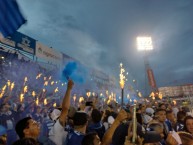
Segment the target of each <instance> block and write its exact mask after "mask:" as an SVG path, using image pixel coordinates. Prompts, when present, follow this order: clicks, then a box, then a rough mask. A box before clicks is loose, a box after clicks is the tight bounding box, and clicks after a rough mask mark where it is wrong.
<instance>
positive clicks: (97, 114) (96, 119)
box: [91, 109, 102, 123]
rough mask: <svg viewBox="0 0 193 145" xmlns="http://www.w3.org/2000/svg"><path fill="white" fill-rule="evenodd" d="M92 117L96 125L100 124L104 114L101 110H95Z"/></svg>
mask: <svg viewBox="0 0 193 145" xmlns="http://www.w3.org/2000/svg"><path fill="white" fill-rule="evenodd" d="M91 117H92V121H93V122H94V123H98V122H100V121H101V118H102V114H101V112H100V111H99V110H97V109H93V110H92V113H91Z"/></svg>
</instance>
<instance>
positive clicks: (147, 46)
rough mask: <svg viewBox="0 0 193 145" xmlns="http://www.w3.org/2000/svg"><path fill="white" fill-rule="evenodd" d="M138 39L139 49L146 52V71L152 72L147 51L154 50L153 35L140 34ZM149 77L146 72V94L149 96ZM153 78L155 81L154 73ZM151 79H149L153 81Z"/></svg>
mask: <svg viewBox="0 0 193 145" xmlns="http://www.w3.org/2000/svg"><path fill="white" fill-rule="evenodd" d="M136 40H137V49H138V50H139V51H144V53H145V55H144V64H145V72H147V73H148V72H149V71H151V72H152V70H151V69H150V66H149V62H148V59H147V53H146V52H147V51H150V50H153V44H152V39H151V37H141V36H140V37H137V39H136ZM152 73H153V72H152ZM145 74H146V73H145ZM148 76H149V74H148ZM147 78H148V77H147V74H146V75H145V96H147V81H146V79H147ZM151 80H153V81H154V78H153V79H152V75H151ZM151 80H149V81H151ZM150 83H151V82H150ZM154 84H155V83H154ZM150 85H151V84H150Z"/></svg>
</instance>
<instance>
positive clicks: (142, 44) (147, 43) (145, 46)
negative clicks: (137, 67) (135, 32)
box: [137, 37, 153, 51]
mask: <svg viewBox="0 0 193 145" xmlns="http://www.w3.org/2000/svg"><path fill="white" fill-rule="evenodd" d="M137 49H138V50H139V51H144V50H145V51H146V50H152V49H153V44H152V39H151V37H137Z"/></svg>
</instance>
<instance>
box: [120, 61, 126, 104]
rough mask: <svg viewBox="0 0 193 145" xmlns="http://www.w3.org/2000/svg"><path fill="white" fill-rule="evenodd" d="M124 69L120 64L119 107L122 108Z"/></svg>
mask: <svg viewBox="0 0 193 145" xmlns="http://www.w3.org/2000/svg"><path fill="white" fill-rule="evenodd" d="M124 72H125V69H124V68H123V64H122V63H120V74H119V76H120V81H119V84H120V87H121V106H122V107H123V97H124V96H123V94H124V85H125V75H124Z"/></svg>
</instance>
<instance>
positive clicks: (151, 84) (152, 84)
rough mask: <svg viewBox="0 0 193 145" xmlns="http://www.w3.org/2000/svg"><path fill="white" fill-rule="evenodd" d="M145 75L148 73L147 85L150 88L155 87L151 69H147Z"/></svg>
mask: <svg viewBox="0 0 193 145" xmlns="http://www.w3.org/2000/svg"><path fill="white" fill-rule="evenodd" d="M147 75H148V80H149V85H150V86H151V87H152V88H157V86H156V82H155V79H154V75H153V71H152V69H147Z"/></svg>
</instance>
